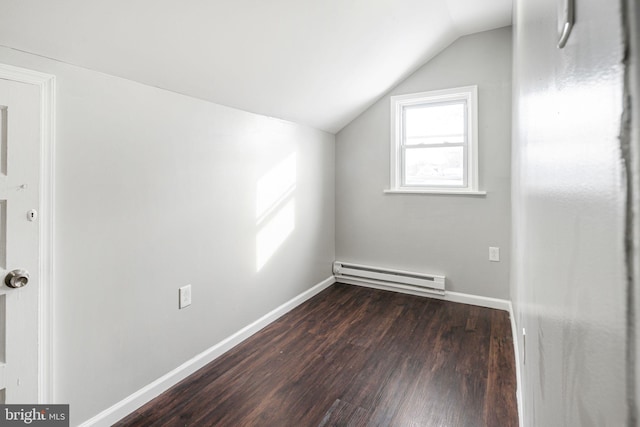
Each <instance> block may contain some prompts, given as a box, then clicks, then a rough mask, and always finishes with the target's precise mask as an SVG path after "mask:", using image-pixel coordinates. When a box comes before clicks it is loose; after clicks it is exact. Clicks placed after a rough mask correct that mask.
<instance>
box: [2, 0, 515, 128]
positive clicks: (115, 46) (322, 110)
mask: <svg viewBox="0 0 640 427" xmlns="http://www.w3.org/2000/svg"><path fill="white" fill-rule="evenodd" d="M510 23H511V0H187V1H178V0H109V1H99V0H55V1H52V0H0V44H1V45H4V46H7V47H11V48H14V49H19V50H23V51H26V52H30V53H34V54H37V55H42V56H46V57H49V58H54V59H57V60H60V61H64V62H68V63H71V64H75V65H79V66H82V67H86V68H89V69H93V70H97V71H101V72H104V73H108V74H112V75H115V76H120V77H124V78H127V79H131V80H135V81H138V82H141V83H145V84H148V85H152V86H157V87H160V88H164V89H168V90H171V91H175V92H179V93H183V94H186V95H190V96H194V97H197V98H201V99H206V100H209V101H212V102H215V103H218V104H223V105H228V106H231V107H235V108H239V109H242V110H245V111H251V112H255V113H259V114H264V115H267V116H273V117H278V118H282V119H286V120H291V121H294V122H297V123H302V124H306V125H309V126H312V127H315V128H318V129H322V130H326V131H329V132H332V133H335V132H337V131H338V130H340V129H341V128H342V127H343V126H344V125H346V124H347V123H349V122H350V121H351V120H353V119H354V118H355V117H356V116H357V115H359V114H360V113H361V112H362V111H364V110H365V109H366V108H367V107H368V106H369V105H371V104H372V103H373V102H374V101H375V100H376V99H378V98H379V97H380V96H381V95H382V94H383V93H385V92H386V91H387V90H388V89H390V88H391V87H393V86H394V85H395V84H397V83H398V82H400V81H401V80H402V79H404V78H405V77H407V76H408V75H409V74H411V73H412V72H413V71H415V70H416V69H417V68H418V67H420V66H421V65H422V64H424V63H425V62H426V61H428V60H429V59H430V58H431V57H433V56H434V55H435V54H437V53H438V52H440V51H441V50H442V49H443V48H445V47H446V46H448V45H449V44H450V43H452V42H453V41H454V40H455V39H457V38H458V37H460V36H462V35H466V34H470V33H474V32H479V31H484V30H489V29H493V28H498V27H502V26H505V25H509V24H510Z"/></svg>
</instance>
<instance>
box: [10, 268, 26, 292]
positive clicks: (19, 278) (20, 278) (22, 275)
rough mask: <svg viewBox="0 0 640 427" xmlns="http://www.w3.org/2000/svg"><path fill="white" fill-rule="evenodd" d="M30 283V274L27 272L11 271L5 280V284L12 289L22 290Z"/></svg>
mask: <svg viewBox="0 0 640 427" xmlns="http://www.w3.org/2000/svg"><path fill="white" fill-rule="evenodd" d="M27 283H29V272H28V271H27V270H13V271H10V272H9V273H8V274H7V276H6V277H5V278H4V284H5V285H7V286H8V287H10V288H22V287H23V286H27Z"/></svg>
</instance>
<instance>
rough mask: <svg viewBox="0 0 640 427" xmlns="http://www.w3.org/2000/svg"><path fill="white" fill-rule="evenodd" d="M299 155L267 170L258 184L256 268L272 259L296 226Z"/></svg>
mask: <svg viewBox="0 0 640 427" xmlns="http://www.w3.org/2000/svg"><path fill="white" fill-rule="evenodd" d="M296 175H297V168H296V155H295V153H293V154H291V155H290V156H288V157H287V158H286V159H284V160H283V161H282V162H280V163H279V164H277V165H276V166H275V167H273V168H272V169H271V170H270V171H269V172H267V173H266V174H265V175H264V176H262V178H260V180H258V183H257V186H256V224H257V226H258V233H257V235H256V271H260V270H262V268H263V267H264V266H265V264H267V262H269V260H270V259H271V258H272V257H273V255H274V254H275V253H276V252H277V250H278V249H279V248H280V246H282V244H283V243H284V242H285V241H286V240H287V238H288V237H289V235H290V234H291V233H292V232H293V230H294V229H295V199H293V192H294V190H295V188H296Z"/></svg>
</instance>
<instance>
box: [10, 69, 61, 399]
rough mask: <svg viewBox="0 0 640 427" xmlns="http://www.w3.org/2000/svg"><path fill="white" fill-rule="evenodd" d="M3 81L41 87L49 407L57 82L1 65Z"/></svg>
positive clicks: (42, 380) (42, 297) (43, 332)
mask: <svg viewBox="0 0 640 427" xmlns="http://www.w3.org/2000/svg"><path fill="white" fill-rule="evenodd" d="M0 78H1V79H6V80H13V81H17V82H21V83H28V84H34V85H37V86H40V215H39V221H40V236H39V239H40V245H39V247H40V253H39V254H38V255H39V260H40V261H39V266H38V269H39V275H38V276H39V277H40V283H39V289H40V292H39V294H38V301H39V302H38V305H39V307H38V403H41V404H47V403H53V297H54V293H53V283H54V281H53V238H54V233H53V231H54V228H53V225H54V223H53V214H54V209H53V208H54V190H55V186H54V178H55V173H54V172H55V150H54V147H55V95H56V93H55V83H56V79H55V76H53V75H51V74H44V73H40V72H38V71H32V70H27V69H25V68H18V67H14V66H11V65H5V64H0ZM25 403H28V402H25Z"/></svg>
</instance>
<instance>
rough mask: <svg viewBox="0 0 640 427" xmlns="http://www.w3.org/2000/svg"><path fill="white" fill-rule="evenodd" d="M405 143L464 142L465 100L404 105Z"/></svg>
mask: <svg viewBox="0 0 640 427" xmlns="http://www.w3.org/2000/svg"><path fill="white" fill-rule="evenodd" d="M404 116H405V117H404V119H405V144H407V145H415V144H444V143H447V142H455V143H461V142H464V132H465V102H464V101H460V102H456V103H446V104H427V105H419V106H414V107H405V109H404Z"/></svg>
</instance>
